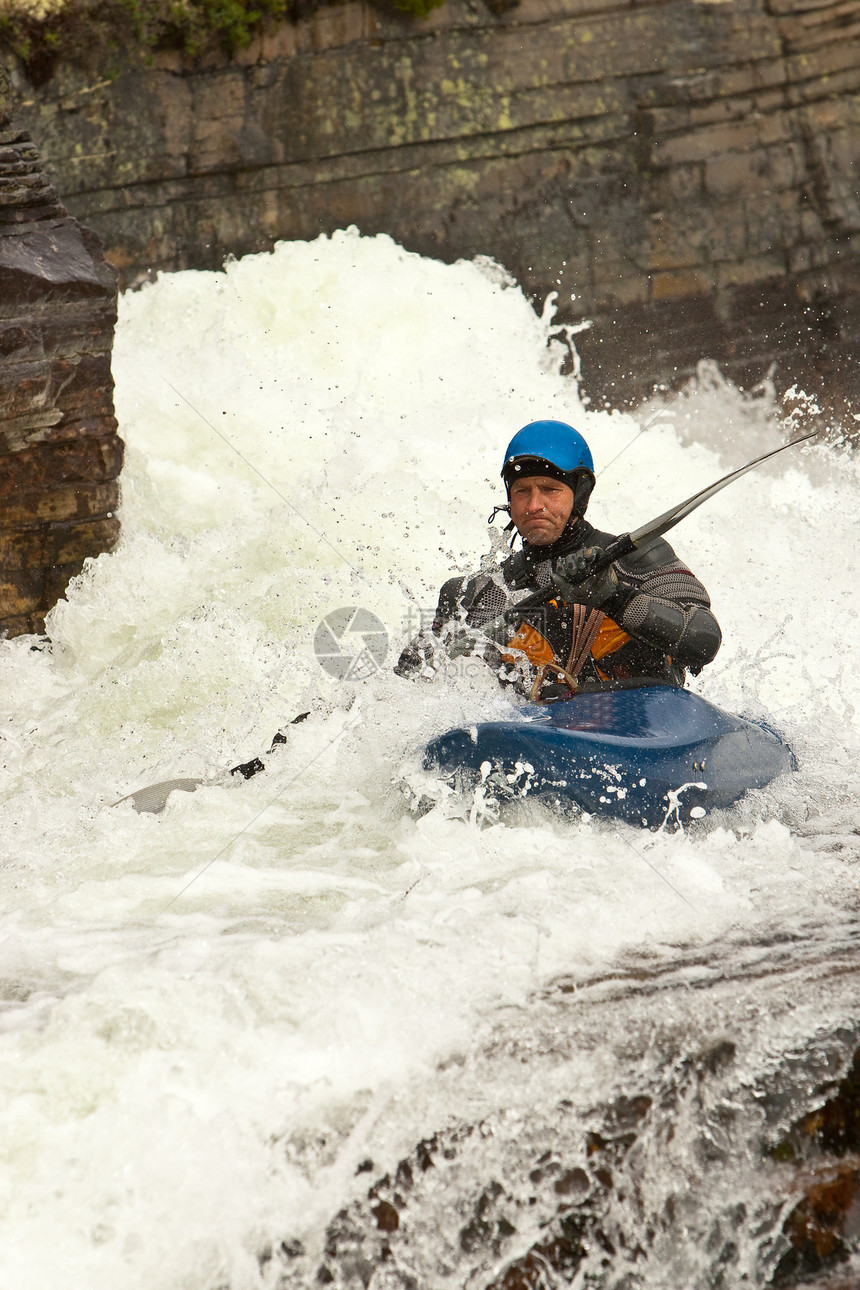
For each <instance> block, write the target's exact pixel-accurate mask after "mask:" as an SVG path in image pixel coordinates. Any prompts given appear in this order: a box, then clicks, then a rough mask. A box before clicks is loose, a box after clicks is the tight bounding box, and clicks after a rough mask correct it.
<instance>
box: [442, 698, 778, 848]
mask: <svg viewBox="0 0 860 1290" xmlns="http://www.w3.org/2000/svg"><path fill="white" fill-rule="evenodd" d="M424 767H425V769H426V770H429V771H432V772H434V773H436V774H440V775H442V776H444V777H446V778H448V779H449V780H450V781H451V782H456V784H457V787H458V788H465V789H469V788H474V787H476V786H477V785H481V784H483V785H486V786H487V788H488V791H489V792H491V793H493V794H494V795H495V796H496V797H501V798H522V797H537V798H540V799H542V800H545V801H549V802H552V803H553V804H556V805H558V806H562V807H563V806H573V807H576V808H578V809H579V810H580V811H583V812H587V813H588V814H595V815H603V816H607V817H610V818H613V819H620V820H625V821H626V822H627V823H630V824H636V825H639V826H641V827H644V828H651V829H653V828H659V827H661V826H662V825H664V824H671V823H682V822H685V821H686V820H689V819H695V818H699V817H701V816H702V815H705V814H707V813H708V812H709V811H711V810H714V809H717V808H721V807H726V806H731V805H732V804H733V803H734V802H736V801H737V800H738V799H739V798H740V797H741V796H742V795H743V794H744V793H745V792H747V791H748V790H749V789H755V788H763V787H764V786H765V785H766V784H769V783H770V782H771V781H772V780H773V779H775V778H776V777H777V776H778V775H783V774H785V773H787V772H788V771H791V770H794V769H796V762H795V759H794V755H793V753H792V751H791V749H790V748H789V747H788V745H787V744H786V743H785V742H784V741H783V740H782V739H781V738H780V736H779V735H778V734H777V733H776V732H775V731H773V730H771V729H770V728H769V727H768V726H766V725H764V724H759V723H756V722H751V721H745V720H744V719H743V718H742V717H736V716H733V715H732V714H730V713H728V712H724V711H723V710H722V709H721V708H718V707H716V706H715V705H714V704H712V703H709V702H708V700H707V699H703V698H702V697H701V696H700V695H697V694H693V693H692V692H691V691H690V690H684V689H680V688H678V687H675V686H663V685H649V686H639V687H636V688H631V689H619V690H604V691H599V692H592V693H585V694H579V695H576V696H575V697H574V698H572V699H569V700H567V701H566V702H561V703H553V704H546V705H539V704H528V705H526V706H524V707H522V708H518V709H516V716H515V717H514V718H512V719H511V720H508V721H491V722H485V723H483V724H480V725H476V726H471V727H469V728H464V729H459V730H450V731H448V732H447V733H446V734H443V735H441V736H439V737H438V738H437V739H435V740H433V741H432V742H431V743H430V744H428V746H427V749H426V751H425V757H424Z"/></svg>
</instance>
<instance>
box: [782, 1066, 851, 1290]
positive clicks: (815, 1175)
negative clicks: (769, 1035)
mask: <svg viewBox="0 0 860 1290" xmlns="http://www.w3.org/2000/svg"><path fill="white" fill-rule="evenodd" d="M772 1154H773V1155H774V1157H775V1158H776V1159H779V1160H785V1161H792V1162H794V1163H795V1164H796V1165H797V1166H798V1171H797V1175H796V1182H795V1191H796V1192H799V1193H800V1197H799V1199H798V1200H797V1201H796V1203H795V1204H794V1206H793V1207H792V1209H791V1210H790V1212H789V1214H788V1217H787V1218H786V1219H785V1222H784V1223H783V1229H782V1230H783V1235H784V1236H785V1238H786V1239H787V1241H788V1243H789V1248H788V1249H787V1250H786V1252H785V1253H784V1254H783V1255H782V1257H781V1258H780V1260H779V1262H778V1264H777V1266H776V1269H775V1271H774V1274H773V1277H772V1282H771V1283H772V1285H774V1286H779V1287H785V1286H789V1287H791V1286H800V1285H805V1284H808V1283H810V1282H813V1281H814V1282H815V1284H816V1285H817V1284H819V1283H820V1279H821V1275H822V1274H823V1273H831V1272H834V1271H836V1272H837V1275H838V1268H839V1266H840V1265H841V1264H843V1263H845V1262H846V1261H847V1260H848V1259H849V1257H850V1256H851V1254H852V1253H857V1252H860V1050H858V1052H857V1053H856V1054H855V1056H854V1060H853V1062H852V1063H851V1065H850V1067H849V1069H848V1071H847V1073H846V1074H845V1076H844V1078H843V1079H842V1080H841V1081H840V1082H839V1085H838V1087H837V1089H836V1091H835V1093H834V1094H833V1096H832V1097H830V1098H828V1099H827V1100H826V1101H825V1102H823V1103H822V1105H821V1106H820V1107H818V1108H817V1109H816V1110H814V1111H812V1112H810V1113H809V1114H808V1115H805V1116H804V1117H803V1119H802V1120H800V1121H799V1122H798V1123H797V1124H796V1125H795V1126H794V1127H793V1129H792V1131H791V1132H790V1133H789V1134H788V1135H787V1136H786V1137H785V1138H784V1139H783V1140H782V1141H781V1142H780V1143H779V1144H778V1145H777V1146H776V1147H775V1148H774V1149H773V1152H772Z"/></svg>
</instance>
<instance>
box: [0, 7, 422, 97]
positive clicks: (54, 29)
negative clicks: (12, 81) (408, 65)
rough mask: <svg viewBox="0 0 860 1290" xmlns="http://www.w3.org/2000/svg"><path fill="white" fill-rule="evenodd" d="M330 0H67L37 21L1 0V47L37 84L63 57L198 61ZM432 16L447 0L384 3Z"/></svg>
mask: <svg viewBox="0 0 860 1290" xmlns="http://www.w3.org/2000/svg"><path fill="white" fill-rule="evenodd" d="M328 2H329V0H66V3H65V4H64V5H62V6H61V7H59V8H57V9H56V10H55V11H54V12H51V13H46V14H42V15H41V16H38V17H36V16H34V13H35V12H36V11H34V9H33V8H32V7H31V6H29V5H28V3H27V0H0V45H5V46H6V48H7V49H11V50H12V51H13V52H14V53H15V54H17V55H18V57H19V58H20V59H21V60H22V61H23V63H24V64H25V67H26V70H27V73H28V75H29V77H30V79H31V80H32V81H33V82H34V84H37V85H38V84H42V83H44V82H45V81H46V80H48V79H49V78H50V76H51V75H52V74H53V70H54V66H55V64H56V62H57V61H58V60H59V59H61V58H62V59H67V60H69V61H70V62H76V63H83V64H86V65H88V66H96V67H99V68H100V69H101V70H103V71H104V70H106V69H109V67H110V64H111V62H112V60H115V58H116V55H117V53H118V52H119V51H120V50H123V49H126V48H128V47H129V44H130V43H131V44H133V45H136V46H137V48H138V49H139V50H140V51H141V52H142V53H143V54H147V53H152V52H154V51H156V50H160V49H178V50H181V51H182V53H183V54H185V55H187V56H189V57H191V58H194V57H196V56H199V55H200V54H202V53H205V52H206V51H207V50H212V49H213V48H220V49H222V50H224V51H226V52H227V53H230V54H231V53H235V51H236V50H238V49H243V48H244V47H245V46H247V45H248V44H249V43H250V41H251V40H252V38H253V36H254V35H255V33H256V32H257V31H258V30H259V29H260V27H262V26H263V25H264V24H265V23H266V22H272V21H277V20H278V19H284V18H292V19H296V18H299V17H302V16H303V15H305V14H307V13H309V12H311V11H313V10H314V9H317V8H321V7H322V6H323V5H324V4H326V3H328ZM380 2H381V3H383V4H388V5H391V6H393V7H395V8H397V9H400V10H401V11H402V12H404V13H408V14H412V15H413V16H414V17H420V18H423V17H426V16H427V14H428V13H430V12H431V10H433V9H435V8H436V7H437V6H438V5H440V4H443V3H444V0H380Z"/></svg>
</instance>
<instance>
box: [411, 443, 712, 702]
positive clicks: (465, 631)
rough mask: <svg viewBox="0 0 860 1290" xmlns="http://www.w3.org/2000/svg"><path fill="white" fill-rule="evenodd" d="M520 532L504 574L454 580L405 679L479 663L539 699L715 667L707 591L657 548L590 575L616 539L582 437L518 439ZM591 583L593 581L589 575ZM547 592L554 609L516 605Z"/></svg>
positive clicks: (495, 570) (511, 469) (670, 680)
mask: <svg viewBox="0 0 860 1290" xmlns="http://www.w3.org/2000/svg"><path fill="white" fill-rule="evenodd" d="M502 479H503V480H504V483H505V488H506V490H507V494H508V506H507V507H502V508H500V509H503V510H507V511H509V513H510V517H511V524H510V525H509V527H511V528H515V529H516V530H517V532H518V533H519V535H520V537H521V538H522V550H520V551H518V552H516V553H515V554H513V555H511V556H509V557H508V558H507V559H506V560H505V561H504V563H503V564H501V565H500V566H498V565H497V566H495V567H490V566H489V564H488V562H485V566H484V567H483V568H482V571H481V572H480V573H478V574H474V575H472V576H471V577H467V578H452V579H451V580H450V581H448V582H446V583H445V585H444V586H443V588H442V591H441V593H440V596H439V605H438V608H437V610H436V616H435V619H434V621H433V625H432V628H431V629H430V631H429V632H422V633H421V634H420V635H419V636H418V638H417V639H416V640H415V641H413V642H412V644H411V645H409V646H407V648H406V649H405V650H404V651H403V653H402V655H401V657H400V661H399V662H398V664H397V667H396V669H395V670H396V671H397V672H398V673H399V674H400V675H401V676H414V675H418V674H425V675H428V674H432V673H433V672H434V671H436V670H438V669H439V667H440V666H441V665H444V662H445V661H446V660H447V659H450V658H455V657H458V656H463V655H466V654H477V655H478V656H480V657H482V658H483V659H484V660H485V661H486V662H487V663H489V664H490V665H491V666H492V667H494V668H495V669H496V671H497V672H498V675H499V679H500V680H501V681H502V682H504V683H509V684H510V683H512V684H514V685H516V687H517V688H518V689H519V690H521V691H522V692H524V693H527V694H528V695H529V697H530V698H532V699H533V700H541V701H544V702H546V701H550V700H552V699H560V698H569V697H570V696H571V694H573V693H576V692H577V691H578V690H583V689H594V688H597V687H605V688H617V687H620V686H627V685H635V684H643V683H644V682H645V681H646V680H648V681H651V682H652V683H654V682H657V683H659V682H662V683H664V684H670V685H683V684H684V680H685V677H686V672H687V669H689V670H690V671H692V672H693V673H694V674H695V673H698V672H699V671H701V669H702V668H703V667H704V665H705V664H706V663H710V661H711V659H713V658H714V656H715V654H716V652H717V650H718V649H719V647H720V639H721V638H720V629H719V626H718V625H717V621H716V619H715V618H714V616H713V614H712V613H711V612H710V600H709V599H708V593H707V592H706V591H705V588H704V587H703V586H702V584H701V582H699V580H698V578H696V577H694V575H693V574H692V573H691V572H690V570H689V569H688V568H687V566H686V565H685V564H684V563H683V562H682V561H681V560H679V559H678V557H677V556H676V555H675V552H674V551H673V550H672V548H671V546H670V545H669V543H668V542H666V541H664V540H663V539H662V538H659V539H657V540H655V541H654V542H652V543H651V544H650V545H649V546H647V547H646V548H645V549H644V550H639V549H637V550H636V551H634V552H633V553H632V554H631V555H628V556H625V557H624V558H623V559H621V560H618V561H616V562H615V563H614V564H611V565H610V566H609V567H608V568H606V569H603V570H601V571H599V572H597V573H593V572H592V573H589V570H590V569H591V568H592V566H593V565H594V563H595V561H596V559H597V558H598V556H599V555H600V554H602V552H603V551H604V550H605V549H606V548H607V547H608V546H609V545H610V544H611V543H612V542H613V541H615V535H614V534H611V533H602V532H599V531H598V530H597V529H595V528H594V527H593V526H592V525H591V524H589V523H588V521H587V520H586V519H585V518H584V515H585V510H586V507H587V505H588V500H589V497H590V496H591V491H592V489H593V488H594V462H593V460H592V456H591V452H590V451H589V448H588V445H587V443H586V442H585V440H584V439H583V437H582V435H580V434H579V433H578V431H576V430H574V428H573V427H572V426H569V425H567V424H566V423H565V422H563V421H533V422H531V423H530V424H529V425H527V426H524V427H523V429H522V430H520V431H519V433H518V434H516V435H514V437H513V439H512V440H511V442H510V444H509V445H508V449H507V452H506V453H505V460H504V465H503V467H502ZM584 574H585V575H587V576H585V577H584V579H583V575H584ZM535 592H548V593H550V594H549V595H548V596H547V603H545V604H543V605H539V606H537V607H531V608H524V609H523V610H522V611H518V610H517V607H516V606H517V602H518V601H520V600H523V599H524V598H525V597H527V596H529V595H531V594H533V593H535Z"/></svg>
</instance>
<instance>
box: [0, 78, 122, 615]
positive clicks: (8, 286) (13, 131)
mask: <svg viewBox="0 0 860 1290" xmlns="http://www.w3.org/2000/svg"><path fill="white" fill-rule="evenodd" d="M10 106H11V95H10V93H9V89H8V85H7V84H6V81H5V79H3V73H2V70H0V465H2V470H0V633H2V634H5V635H12V636H14V635H18V634H20V633H22V632H36V633H39V632H42V631H43V630H44V625H45V615H46V614H47V612H48V611H49V610H50V609H51V608H52V607H53V605H54V604H55V603H56V602H57V600H58V599H59V598H60V597H61V596H62V595H63V593H64V592H65V590H66V587H67V586H68V583H69V580H70V579H71V578H73V577H74V576H75V575H76V574H78V573H80V572H81V570H82V568H83V565H84V561H85V560H86V559H87V558H88V557H89V556H95V555H98V554H100V553H101V552H103V551H109V550H111V549H112V547H113V546H114V545H115V543H116V541H117V538H118V536H119V519H118V517H117V513H116V508H117V505H118V500H119V493H118V483H117V480H118V476H119V472H120V468H121V466H122V458H123V445H122V441H121V439H120V438H119V436H118V435H117V433H116V420H115V418H114V415H113V379H112V376H111V366H110V364H111V345H112V342H113V328H114V324H115V321H116V281H115V274H114V272H113V270H112V269H111V268H110V267H109V266H108V265H107V264H106V263H105V261H104V258H103V255H102V249H101V244H100V242H99V241H98V239H97V238H96V237H95V235H94V234H93V233H91V232H90V231H89V230H87V229H85V228H82V227H81V225H79V224H78V223H77V221H76V220H74V219H72V218H71V217H70V216H69V215H68V214H67V212H66V210H65V209H64V207H63V205H62V203H61V202H60V200H59V197H58V196H57V192H56V190H55V189H54V187H53V185H52V183H51V182H50V180H49V179H48V178H47V176H46V174H45V172H44V170H43V167H42V162H41V159H40V157H39V154H38V152H37V150H36V148H35V146H34V144H33V142H32V140H31V139H30V137H29V135H28V134H27V133H26V131H24V130H22V129H20V128H19V127H18V126H17V125H16V124H15V123H14V121H13V120H12V119H11V117H10V114H9V110H10Z"/></svg>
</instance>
